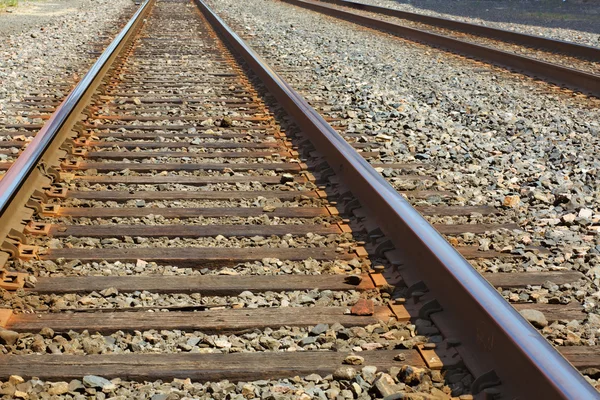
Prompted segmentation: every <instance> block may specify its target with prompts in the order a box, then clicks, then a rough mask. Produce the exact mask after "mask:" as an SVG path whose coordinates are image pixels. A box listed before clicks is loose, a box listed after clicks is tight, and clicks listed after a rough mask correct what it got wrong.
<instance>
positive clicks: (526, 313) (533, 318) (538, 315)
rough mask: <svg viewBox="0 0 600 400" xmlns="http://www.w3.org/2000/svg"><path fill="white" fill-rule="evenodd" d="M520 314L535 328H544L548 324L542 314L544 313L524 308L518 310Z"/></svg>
mask: <svg viewBox="0 0 600 400" xmlns="http://www.w3.org/2000/svg"><path fill="white" fill-rule="evenodd" d="M519 312H520V313H521V315H522V316H523V317H524V318H525V319H526V320H527V321H529V322H530V323H531V325H533V326H535V327H536V328H544V327H546V326H548V320H547V319H546V317H545V316H544V313H542V312H541V311H538V310H533V309H531V308H526V309H523V310H521V311H519Z"/></svg>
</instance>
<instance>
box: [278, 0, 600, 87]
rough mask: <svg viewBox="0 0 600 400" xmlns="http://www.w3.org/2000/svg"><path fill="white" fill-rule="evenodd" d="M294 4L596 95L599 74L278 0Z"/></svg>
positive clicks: (296, 0)
mask: <svg viewBox="0 0 600 400" xmlns="http://www.w3.org/2000/svg"><path fill="white" fill-rule="evenodd" d="M281 1H284V2H286V3H290V4H293V5H296V6H300V7H304V8H307V9H310V10H314V11H318V12H321V13H324V14H327V15H330V16H334V17H337V18H341V19H345V20H348V21H351V22H354V23H358V24H361V25H364V26H368V27H370V28H375V29H380V30H383V31H386V32H391V33H394V34H397V35H398V36H402V37H404V38H406V39H409V40H414V41H417V42H421V43H425V44H427V45H432V46H437V47H440V48H443V49H446V50H449V51H452V52H456V53H459V54H462V55H465V56H467V57H471V58H476V59H479V60H483V61H486V62H489V63H493V64H495V65H499V66H502V67H506V68H510V69H515V70H517V71H519V72H522V73H523V74H525V75H529V76H532V77H534V78H539V79H543V80H545V81H548V82H550V83H554V84H556V85H562V86H566V87H569V88H572V89H574V90H577V91H581V92H583V93H587V94H591V95H594V96H597V97H600V76H598V75H594V74H590V73H587V72H584V71H580V70H577V69H573V68H567V67H563V66H560V65H557V64H552V63H549V62H546V61H541V60H537V59H534V58H531V57H526V56H521V55H517V54H514V53H509V52H506V51H502V50H497V49H493V48H490V47H487V46H482V45H479V44H474V43H469V42H465V41H462V40H458V39H454V38H451V37H447V36H442V35H438V34H435V33H431V32H426V31H422V30H419V29H414V28H408V27H405V26H401V25H398V24H394V23H391V22H386V21H381V20H378V19H374V18H371V17H367V16H364V15H360V14H357V13H354V12H350V11H344V10H341V9H338V8H336V7H333V6H329V5H327V4H324V3H321V2H318V1H311V0H281Z"/></svg>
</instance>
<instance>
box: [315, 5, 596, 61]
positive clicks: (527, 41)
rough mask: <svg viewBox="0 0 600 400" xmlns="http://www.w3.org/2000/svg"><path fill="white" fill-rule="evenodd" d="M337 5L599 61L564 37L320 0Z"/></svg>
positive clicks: (593, 51) (588, 48) (589, 50)
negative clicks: (563, 38) (536, 34)
mask: <svg viewBox="0 0 600 400" xmlns="http://www.w3.org/2000/svg"><path fill="white" fill-rule="evenodd" d="M321 1H324V2H327V3H331V4H335V5H338V6H343V7H349V8H354V9H356V10H364V11H369V12H374V13H378V14H383V15H388V16H390V17H396V18H401V19H405V20H408V21H414V22H421V23H424V24H428V25H432V26H436V27H441V28H448V29H452V30H455V31H460V32H464V33H468V34H474V35H478V36H484V37H488V38H492V39H498V40H502V41H506V42H512V43H517V44H521V45H524V46H528V47H535V48H538V49H543V50H546V51H549V52H553V53H563V54H570V55H572V56H575V57H580V58H586V59H589V60H592V61H600V48H597V47H592V46H586V45H583V44H578V43H572V42H567V41H564V40H558V39H550V38H545V37H542V36H535V35H529V34H526V33H520V32H513V31H508V30H506V29H499V28H492V27H489V26H484V25H477V24H470V23H468V22H462V21H456V20H453V19H449V18H442V17H433V16H430V15H423V14H417V13H412V12H408V11H400V10H395V9H393V8H387V7H380V6H374V5H371V4H365V3H358V2H356V1H349V0H321Z"/></svg>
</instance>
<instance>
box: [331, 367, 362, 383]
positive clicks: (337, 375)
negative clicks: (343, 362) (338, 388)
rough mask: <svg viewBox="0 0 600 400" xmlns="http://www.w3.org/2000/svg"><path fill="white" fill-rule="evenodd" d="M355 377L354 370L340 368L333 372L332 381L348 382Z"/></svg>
mask: <svg viewBox="0 0 600 400" xmlns="http://www.w3.org/2000/svg"><path fill="white" fill-rule="evenodd" d="M355 376H356V370H355V369H354V368H352V367H350V366H342V367H339V368H338V369H336V370H335V372H334V373H333V379H335V380H338V381H349V380H352V379H354V377H355Z"/></svg>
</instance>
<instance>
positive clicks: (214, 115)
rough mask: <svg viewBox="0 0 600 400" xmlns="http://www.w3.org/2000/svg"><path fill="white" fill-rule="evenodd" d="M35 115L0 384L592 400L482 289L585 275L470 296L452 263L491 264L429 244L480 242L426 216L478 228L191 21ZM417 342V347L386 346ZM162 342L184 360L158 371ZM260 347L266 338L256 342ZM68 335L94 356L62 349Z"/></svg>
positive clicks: (171, 19)
mask: <svg viewBox="0 0 600 400" xmlns="http://www.w3.org/2000/svg"><path fill="white" fill-rule="evenodd" d="M30 101H32V102H33V103H34V104H38V105H39V110H38V111H39V114H40V117H41V118H42V119H44V120H46V123H45V124H44V125H43V126H42V127H41V129H40V130H39V132H37V133H36V134H35V138H34V139H33V141H32V142H31V143H30V144H29V145H28V146H26V147H25V148H24V150H22V152H21V153H20V156H19V157H18V158H17V159H15V160H12V161H9V162H7V163H6V164H5V165H3V168H4V169H7V172H6V173H5V174H4V175H3V177H2V180H0V239H1V241H0V243H1V250H2V251H1V252H0V255H1V257H2V258H1V261H2V263H3V266H4V268H3V269H2V270H0V273H1V274H2V281H1V282H0V286H1V287H2V288H3V289H5V290H8V291H15V290H16V291H17V293H18V296H15V297H14V298H11V296H8V295H7V296H6V297H5V299H4V304H5V305H6V306H5V308H3V309H2V310H0V325H1V326H2V328H3V330H2V331H0V339H1V342H2V345H3V346H4V350H5V353H6V354H3V355H0V378H3V379H6V378H8V377H9V376H11V375H20V376H23V377H26V378H31V377H37V378H41V379H47V380H52V381H56V380H65V379H81V377H82V376H84V375H100V376H103V377H105V378H120V379H123V380H125V379H130V380H139V381H144V380H158V379H160V380H165V379H173V378H177V379H187V378H190V379H193V380H196V381H218V380H223V379H227V380H230V381H240V380H245V381H253V380H262V379H277V378H293V377H294V376H307V375H311V374H319V375H321V376H327V375H330V374H333V376H334V378H335V379H337V380H339V381H340V382H341V385H345V386H344V387H348V388H350V387H351V388H352V390H353V391H354V392H352V393H354V394H356V395H357V396H358V393H359V391H361V390H363V389H361V387H362V386H361V383H364V382H365V381H364V380H362V381H360V380H358V378H356V380H354V377H355V374H356V371H355V369H356V370H360V368H361V366H373V367H376V368H377V370H378V371H379V374H378V375H376V376H375V375H374V372H373V375H374V376H373V379H372V380H371V382H368V383H365V384H366V385H367V386H368V384H372V385H373V387H375V389H372V390H374V391H375V392H374V395H375V396H377V397H388V396H392V397H390V398H394V397H393V396H394V395H395V392H397V391H402V390H405V388H406V386H401V385H400V384H397V383H398V379H399V378H398V375H399V374H400V371H404V372H403V373H405V372H406V371H407V368H408V370H410V371H412V368H417V369H421V368H422V369H423V370H425V369H427V370H428V371H430V373H431V371H437V372H438V373H439V376H440V377H441V381H440V382H438V383H441V384H442V386H440V387H443V383H444V376H446V374H447V376H449V375H450V374H452V371H457V370H461V369H463V368H465V367H466V369H467V370H468V372H469V373H470V374H471V375H472V379H469V378H468V377H466V378H464V379H465V381H468V382H470V383H471V385H470V387H469V388H468V389H467V390H462V389H461V391H460V393H454V394H456V396H459V395H465V396H467V397H462V398H463V399H464V398H470V397H469V396H471V395H473V396H476V397H479V398H500V397H498V396H501V398H516V397H519V398H545V399H546V398H547V399H550V398H594V397H597V396H598V393H597V392H596V390H595V389H594V388H593V387H591V386H590V385H589V384H588V383H587V382H586V381H585V379H584V378H583V377H582V376H581V375H580V374H579V372H578V371H577V370H576V369H575V368H574V367H573V366H572V365H571V364H570V363H569V362H568V361H567V360H566V359H565V358H563V356H562V355H561V354H560V353H559V352H557V351H556V350H555V349H554V348H553V347H552V346H550V345H549V344H548V343H547V342H546V340H545V339H544V338H543V337H542V336H541V335H540V334H539V333H538V332H537V331H536V329H535V328H534V327H533V326H531V325H530V324H529V323H528V322H527V321H526V320H525V319H523V318H522V317H521V316H520V314H519V313H518V312H517V311H516V310H515V308H513V307H512V306H511V305H509V304H508V303H507V302H506V301H505V300H504V299H503V298H502V297H501V296H500V294H498V293H497V292H496V290H495V289H494V287H493V286H492V285H494V286H509V285H512V286H519V285H526V284H533V283H534V282H538V281H540V280H541V281H544V280H546V279H550V278H552V279H553V280H554V281H556V282H561V280H564V281H565V282H569V281H570V280H573V279H578V278H579V275H578V274H576V273H571V274H569V273H547V274H537V275H527V274H519V279H518V282H516V281H515V278H514V277H512V278H511V277H507V276H501V275H486V276H485V277H483V276H481V275H480V274H479V273H478V272H477V271H475V270H474V269H473V268H472V266H471V265H470V264H469V263H468V262H467V261H466V259H465V257H466V258H473V257H495V256H501V254H497V253H495V252H490V253H493V254H488V253H486V252H482V251H478V250H476V249H471V248H462V249H460V248H459V249H454V248H453V247H452V246H451V245H450V244H449V243H448V242H446V241H445V240H444V238H443V237H442V236H441V235H440V232H441V233H447V234H452V233H458V232H465V231H473V230H475V231H482V232H483V231H485V230H487V229H491V228H494V227H493V226H491V225H485V226H484V225H482V226H459V225H456V226H447V225H436V226H435V227H434V226H431V225H430V224H428V223H427V222H426V221H425V220H424V219H423V217H422V215H421V214H423V215H467V214H469V213H471V212H481V213H488V214H489V213H492V212H493V210H491V211H490V210H489V208H486V207H470V208H469V207H422V208H419V209H414V208H412V207H411V206H410V205H409V203H408V202H407V201H406V200H405V199H404V198H403V197H402V194H401V193H399V192H398V191H396V190H395V189H394V188H393V187H392V186H390V184H389V183H388V182H387V181H386V180H385V179H384V178H383V177H382V176H381V175H380V174H379V173H378V172H377V171H376V170H375V169H374V167H378V166H381V165H380V164H378V162H377V152H373V151H361V152H357V150H361V148H360V146H357V144H353V145H352V144H349V143H348V142H346V140H345V139H344V137H348V135H346V133H344V131H343V129H341V128H338V131H336V130H335V129H334V128H333V127H332V126H331V125H330V124H329V122H335V120H334V119H329V121H328V120H326V119H324V118H323V117H322V116H321V115H320V114H319V113H317V112H316V111H315V110H314V109H313V108H312V107H311V106H310V105H309V104H308V103H307V102H306V101H305V100H304V99H303V98H302V97H301V96H300V95H299V94H298V93H297V92H296V91H294V90H293V89H292V88H291V86H290V85H288V84H287V83H286V82H285V81H284V80H283V79H282V78H281V77H280V76H279V75H278V74H277V73H275V72H274V70H273V69H271V68H270V67H269V66H268V65H267V64H266V63H265V62H264V61H263V60H262V59H261V58H260V57H259V56H258V55H257V54H256V53H255V52H254V51H253V50H252V49H251V48H250V47H249V46H248V45H247V44H246V43H245V42H244V41H243V40H242V39H240V37H239V36H238V35H237V34H235V33H234V32H233V31H232V30H231V29H230V28H229V27H228V26H227V25H226V24H225V23H224V21H223V20H221V19H220V18H219V16H217V15H216V14H215V13H214V12H213V11H212V10H211V9H210V8H209V7H208V6H207V5H206V4H205V3H204V2H203V1H201V0H197V1H195V2H194V3H191V2H188V1H185V0H160V1H154V0H146V1H145V2H144V3H143V4H142V5H141V6H140V9H139V10H138V11H137V13H136V14H135V15H134V16H133V18H132V19H131V21H130V22H129V23H128V24H127V25H126V26H125V28H124V29H123V31H122V32H121V33H120V34H119V35H118V36H117V38H115V40H114V41H113V42H112V43H111V45H110V46H109V47H108V48H107V49H106V50H105V52H104V53H103V54H102V55H101V56H100V58H99V59H98V61H97V62H96V64H94V66H93V67H92V68H91V70H90V71H89V73H88V74H87V75H86V76H85V77H84V78H83V79H82V81H81V82H80V83H79V84H78V85H77V87H76V88H75V89H74V90H73V92H71V94H69V96H68V97H67V98H66V99H65V100H64V101H63V102H62V103H61V104H59V105H58V104H56V102H55V101H54V100H48V99H47V98H44V97H43V96H42V97H36V98H35V99H30ZM48 106H50V107H48ZM50 113H51V114H50ZM38 128H40V127H39V125H38V124H36V125H30V126H25V125H20V126H5V127H4V129H6V130H7V131H6V133H5V135H6V136H9V137H10V136H11V135H12V136H18V135H22V134H23V132H24V131H25V132H30V131H35V130H36V129H38ZM0 145H1V147H3V148H15V147H19V148H22V147H24V146H22V143H21V146H19V142H17V141H11V140H7V141H4V142H0ZM19 151H20V150H19ZM385 167H386V168H393V169H397V170H401V171H406V172H410V171H411V170H413V169H415V168H417V167H418V165H410V164H398V165H385ZM405 178H406V179H419V177H418V176H414V175H408V174H406V176H405ZM406 195H407V196H409V197H411V196H413V197H418V196H425V195H428V194H427V193H419V192H411V191H407V193H406ZM441 195H443V193H441ZM420 213H421V214H420ZM506 226H507V225H505V227H506ZM436 229H437V230H436ZM486 278H488V279H489V281H490V283H491V284H492V285H490V283H488V281H487V280H486ZM140 292H142V295H140V298H143V299H144V302H143V303H136V302H135V301H134V300H132V299H133V297H130V296H133V295H134V294H135V293H138V295H139V293H140ZM153 294H158V295H160V296H164V297H160V296H159V297H153ZM290 299H296V300H297V301H296V300H293V301H294V302H293V304H290ZM557 307H558V306H557ZM577 311H578V310H575V311H573V310H567V309H565V308H562V309H560V310H558V311H557V314H560V313H563V314H564V313H566V314H569V313H573V312H577ZM410 322H413V323H414V324H415V325H416V326H417V327H418V328H417V329H424V330H427V331H428V332H429V336H430V337H429V338H427V337H424V339H420V340H421V341H419V342H415V343H414V346H406V345H403V346H401V343H403V342H405V339H406V337H405V336H404V335H405V333H402V332H409V330H405V327H406V326H408V325H407V324H408V323H410ZM406 329H408V328H406ZM412 329H413V334H412V335H413V336H414V334H415V332H414V329H415V328H412ZM168 331H173V332H184V333H185V334H186V335H188V334H189V335H190V336H186V338H189V340H187V341H186V342H185V343H181V344H180V345H178V346H177V347H176V349H171V350H169V351H162V352H160V353H158V354H156V351H157V350H156V348H154V347H153V345H154V344H156V343H157V342H160V341H161V340H162V336H165V337H170V336H169V335H171V333H169V332H168ZM265 331H269V332H273V331H279V332H280V333H281V336H280V337H279V340H277V339H274V338H272V337H267V336H262V337H261V339H260V340H259V339H257V338H256V337H254V336H252V335H259V333H257V332H265ZM83 332H88V333H90V332H92V333H94V334H95V333H100V334H102V335H105V338H103V341H104V340H106V341H107V342H108V343H109V345H100V344H98V343H95V342H93V340H92V341H91V342H90V340H86V341H85V343H84V342H83V341H82V342H81V343H80V344H79V345H77V346H75V345H73V344H72V343H70V342H69V341H68V340H67V339H66V337H69V338H71V339H73V340H75V339H74V338H77V337H78V335H79V334H82V335H83ZM118 332H121V333H122V334H123V335H125V334H132V333H135V332H143V333H142V336H143V340H142V339H141V341H140V342H136V343H129V344H127V345H123V343H122V342H120V341H119V340H121V339H120V338H121V337H122V336H119V335H121V334H118V335H117V333H118ZM416 333H417V334H419V331H418V330H417V331H416ZM225 334H227V335H231V336H230V337H227V338H224V337H223V335H225ZM369 334H372V335H377V338H376V339H374V338H371V339H372V340H371V341H370V342H367V341H365V340H363V341H362V342H361V341H360V340H359V339H360V337H365V335H369ZM23 335H24V336H23ZM172 335H175V333H172ZM209 335H213V336H212V337H209ZM236 335H237V336H236ZM242 335H248V337H254V338H255V339H256V340H254V339H248V340H249V341H251V342H249V343H251V344H247V345H244V344H243V343H242V342H241V341H240V337H241V336H242ZM406 335H408V336H411V334H410V332H409V333H408V334H406ZM31 336H34V338H35V340H29V341H27V340H23V338H24V337H28V338H30V337H31ZM288 336H289V337H292V338H293V340H292V339H288ZM284 337H285V338H284ZM429 339H431V340H429ZM252 340H254V341H252ZM110 343H112V344H110ZM240 343H242V344H240ZM103 346H104V347H103ZM119 346H123V347H119ZM124 349H125V350H124ZM163 350H164V349H163ZM569 351H570V352H569ZM150 353H153V354H150ZM564 354H565V356H566V357H567V358H568V359H569V360H570V361H571V362H573V364H575V365H576V366H577V367H582V366H589V357H586V356H585V355H584V356H582V357H579V358H578V356H579V353H578V352H577V350H576V349H575V350H573V349H568V348H566V350H564ZM586 363H587V364H586ZM593 363H594V364H593V365H596V364H597V361H593ZM348 368H349V369H350V371H349V370H348ZM388 371H389V372H390V373H389V374H387V372H388ZM392 371H395V373H393V372H392ZM361 379H362V378H361ZM411 379H412V378H411ZM86 382H88V385H94V383H89V381H86ZM359 382H360V383H359ZM436 382H437V381H436ZM357 386H358V389H357ZM100 387H101V385H100ZM348 390H350V389H348ZM410 390H412V389H410ZM253 393H254V392H253ZM253 395H254V396H257V394H256V393H254V394H253ZM445 395H446V396H447V397H450V395H453V393H451V392H448V393H445ZM248 396H250V397H251V396H252V395H251V394H248Z"/></svg>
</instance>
